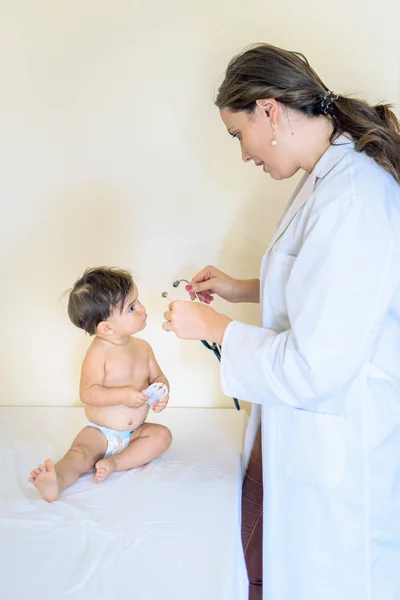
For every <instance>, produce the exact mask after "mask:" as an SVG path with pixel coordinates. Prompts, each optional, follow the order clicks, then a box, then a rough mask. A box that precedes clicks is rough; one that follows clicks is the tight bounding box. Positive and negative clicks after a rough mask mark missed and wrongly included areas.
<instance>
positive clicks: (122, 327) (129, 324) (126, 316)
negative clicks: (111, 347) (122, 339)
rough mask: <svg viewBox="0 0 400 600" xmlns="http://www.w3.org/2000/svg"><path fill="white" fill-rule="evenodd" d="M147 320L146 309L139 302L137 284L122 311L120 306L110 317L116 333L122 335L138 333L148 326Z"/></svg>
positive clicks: (109, 319) (109, 320)
mask: <svg viewBox="0 0 400 600" xmlns="http://www.w3.org/2000/svg"><path fill="white" fill-rule="evenodd" d="M146 320H147V313H146V309H145V307H144V306H143V304H141V303H140V302H139V292H138V290H137V287H136V286H135V287H134V288H133V290H132V292H131V293H130V294H129V296H128V297H127V299H126V301H125V305H124V307H123V309H122V312H121V310H120V309H119V307H118V308H116V309H115V310H114V312H113V313H112V314H111V315H110V317H109V318H108V322H109V323H110V324H111V325H112V328H113V331H114V333H115V334H117V335H121V336H126V335H133V334H135V333H138V332H139V331H141V330H142V329H144V328H145V327H146Z"/></svg>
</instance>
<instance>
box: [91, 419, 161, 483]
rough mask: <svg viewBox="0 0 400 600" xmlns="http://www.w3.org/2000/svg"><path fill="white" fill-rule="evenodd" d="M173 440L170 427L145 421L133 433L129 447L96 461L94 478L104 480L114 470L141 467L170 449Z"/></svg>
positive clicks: (98, 480)
mask: <svg viewBox="0 0 400 600" xmlns="http://www.w3.org/2000/svg"><path fill="white" fill-rule="evenodd" d="M171 442H172V436H171V432H170V430H169V429H167V428H166V427H164V426H163V425H156V424H154V423H143V425H140V427H138V428H137V429H136V430H135V431H134V432H133V433H132V435H131V440H130V442H129V446H127V448H124V450H122V452H119V453H118V454H114V455H113V456H109V457H108V458H103V459H102V460H99V461H98V462H97V463H96V475H95V477H94V480H95V481H97V482H100V481H104V479H106V478H107V477H108V476H109V475H110V474H111V473H112V472H113V471H126V470H127V469H133V468H134V467H141V466H142V465H145V464H147V463H149V462H150V461H152V460H154V459H155V458H157V456H160V454H162V453H163V452H165V451H166V450H168V448H169V447H170V445H171Z"/></svg>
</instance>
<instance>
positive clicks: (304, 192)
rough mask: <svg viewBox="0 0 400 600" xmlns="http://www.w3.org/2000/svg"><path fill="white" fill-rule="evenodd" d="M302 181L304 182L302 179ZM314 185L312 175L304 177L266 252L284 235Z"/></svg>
mask: <svg viewBox="0 0 400 600" xmlns="http://www.w3.org/2000/svg"><path fill="white" fill-rule="evenodd" d="M302 181H304V178H303V180H302ZM314 184H315V176H313V174H311V175H309V176H306V178H305V181H304V183H303V184H302V185H301V187H300V190H299V191H298V192H297V194H296V192H295V193H294V197H293V199H292V201H291V202H289V205H288V207H287V209H286V212H285V213H284V215H283V217H282V219H281V221H280V223H279V225H278V228H277V230H276V232H275V235H274V236H273V238H272V240H271V243H270V245H269V247H268V250H267V252H269V251H270V250H271V249H272V247H273V246H274V245H275V244H276V242H277V241H278V240H279V238H280V237H281V236H282V235H283V234H284V232H285V231H286V229H287V228H288V227H289V225H290V223H291V221H292V219H293V217H294V216H295V215H296V213H297V212H298V211H299V210H300V209H301V207H302V206H304V204H305V203H306V202H307V200H308V199H309V197H310V196H311V194H312V192H313V190H314ZM296 191H297V190H296Z"/></svg>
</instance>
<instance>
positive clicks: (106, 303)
mask: <svg viewBox="0 0 400 600" xmlns="http://www.w3.org/2000/svg"><path fill="white" fill-rule="evenodd" d="M133 288H134V283H133V279H132V275H131V274H130V273H129V271H124V270H123V269H117V268H116V267H94V268H92V269H86V271H85V272H84V274H83V275H82V277H80V278H79V279H78V280H77V281H76V282H75V283H74V287H73V288H72V290H71V292H70V294H69V299H68V315H69V318H70V319H71V321H72V323H73V324H74V325H76V326H77V327H79V328H80V329H83V330H84V331H86V332H87V333H89V334H90V335H93V334H94V333H95V332H96V328H97V325H98V324H99V323H101V321H105V320H106V319H108V317H109V316H110V314H111V312H112V311H113V309H115V308H116V307H118V308H119V310H121V311H122V310H123V308H124V305H125V302H126V299H127V297H128V296H129V294H130V293H131V292H132V290H133Z"/></svg>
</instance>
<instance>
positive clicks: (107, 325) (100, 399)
mask: <svg viewBox="0 0 400 600" xmlns="http://www.w3.org/2000/svg"><path fill="white" fill-rule="evenodd" d="M68 314H69V317H70V319H71V321H72V322H73V323H74V325H76V326H77V327H80V328H81V329H83V330H84V331H86V332H87V333H89V334H90V335H94V336H95V337H94V339H93V341H92V343H91V345H90V347H89V350H88V351H87V353H86V356H85V359H84V361H83V365H82V372H81V382H80V397H81V400H82V402H83V403H84V404H85V412H86V416H87V418H88V420H89V422H88V424H87V426H86V427H84V428H83V429H82V431H81V432H80V433H79V434H78V435H77V437H76V438H75V440H74V441H73V442H72V446H71V448H70V449H69V450H68V452H67V453H66V455H65V456H64V458H62V459H61V460H60V461H59V462H58V463H56V464H55V465H54V463H53V461H52V460H50V459H47V460H46V461H45V463H44V465H39V467H38V468H37V469H35V470H33V471H32V473H31V477H30V479H29V481H30V482H31V483H33V485H34V486H35V487H36V488H37V489H38V490H39V492H40V493H41V495H42V496H43V498H44V499H45V500H47V501H48V502H53V501H54V500H57V499H58V497H59V494H60V492H61V491H62V490H63V489H64V488H66V487H68V486H70V485H72V484H73V483H75V481H76V480H77V479H78V477H79V476H80V475H81V474H82V473H86V472H88V471H90V470H91V469H92V468H93V467H95V470H96V472H95V475H94V481H96V482H101V481H104V480H105V479H106V478H107V477H108V476H109V475H110V474H111V473H112V472H113V471H125V470H127V469H133V468H134V467H139V466H141V465H145V464H146V463H148V462H150V461H151V460H153V459H154V458H156V457H157V456H160V454H162V453H163V452H165V450H167V448H168V447H169V446H170V444H171V440H172V438H171V433H170V431H169V430H168V429H167V428H166V427H164V426H163V425H155V424H152V423H145V422H144V421H145V419H146V416H147V413H148V411H149V404H150V403H151V406H152V409H153V411H154V412H156V413H158V412H161V411H162V410H164V408H165V407H166V406H167V403H168V399H169V396H168V393H169V383H168V380H167V379H166V377H165V375H164V373H163V372H162V371H161V369H160V367H159V365H158V364H157V361H156V359H155V357H154V354H153V351H152V349H151V347H150V346H149V344H148V343H147V342H145V341H143V340H141V339H139V338H135V337H132V336H133V335H134V334H135V333H137V332H139V331H141V330H142V329H144V328H145V326H146V319H147V314H146V309H145V308H144V306H143V305H142V304H141V303H140V302H139V297H138V290H137V288H136V286H135V284H134V282H133V280H132V277H131V275H130V273H128V272H127V271H123V270H121V269H115V268H111V267H101V268H94V269H88V270H87V271H85V273H84V274H83V276H82V277H81V278H80V279H78V281H77V282H76V283H75V285H74V287H73V289H72V291H71V292H70V295H69V301H68ZM149 385H150V387H148V386H149Z"/></svg>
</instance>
